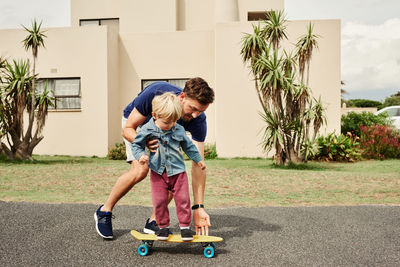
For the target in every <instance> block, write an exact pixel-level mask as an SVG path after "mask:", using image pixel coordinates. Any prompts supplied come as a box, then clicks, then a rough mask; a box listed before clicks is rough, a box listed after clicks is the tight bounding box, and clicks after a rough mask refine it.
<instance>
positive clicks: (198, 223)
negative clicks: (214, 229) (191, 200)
mask: <svg viewBox="0 0 400 267" xmlns="http://www.w3.org/2000/svg"><path fill="white" fill-rule="evenodd" d="M193 223H194V227H195V229H196V235H208V227H209V226H211V223H210V216H208V214H207V213H206V212H205V211H204V209H203V208H198V209H195V210H194V212H193Z"/></svg>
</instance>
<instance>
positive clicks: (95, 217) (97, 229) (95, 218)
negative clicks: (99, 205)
mask: <svg viewBox="0 0 400 267" xmlns="http://www.w3.org/2000/svg"><path fill="white" fill-rule="evenodd" d="M94 220H95V221H96V231H97V233H98V234H99V235H100V236H101V237H102V238H107V239H113V238H114V237H113V236H104V235H102V234H101V233H100V230H99V227H98V220H97V214H96V212H95V213H94Z"/></svg>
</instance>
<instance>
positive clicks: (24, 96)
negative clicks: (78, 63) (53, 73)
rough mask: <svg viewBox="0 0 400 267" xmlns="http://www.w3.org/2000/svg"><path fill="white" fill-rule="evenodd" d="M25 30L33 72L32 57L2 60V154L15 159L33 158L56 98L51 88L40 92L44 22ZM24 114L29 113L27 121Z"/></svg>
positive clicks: (0, 105) (0, 115) (0, 140)
mask: <svg viewBox="0 0 400 267" xmlns="http://www.w3.org/2000/svg"><path fill="white" fill-rule="evenodd" d="M25 29H26V30H27V31H28V36H27V38H26V39H25V40H24V47H25V48H26V49H29V48H31V49H32V54H33V62H34V64H33V72H32V73H31V69H30V63H29V60H13V61H12V62H8V61H7V60H0V63H1V64H0V147H1V149H0V153H3V154H6V155H7V157H8V158H11V159H16V158H18V159H29V160H32V153H33V149H34V148H35V147H36V145H37V144H39V142H40V141H41V140H42V139H43V138H44V137H43V135H42V131H43V128H44V125H45V121H46V116H47V112H48V107H49V106H53V105H54V98H53V97H52V96H51V94H50V92H49V91H48V90H47V88H45V89H44V90H43V92H41V93H40V94H36V88H35V82H36V79H37V75H36V73H35V62H36V57H37V54H38V49H39V47H41V46H44V40H43V38H44V37H45V36H44V34H43V32H42V31H41V30H40V24H37V23H36V21H34V22H33V25H32V29H27V28H25ZM24 113H27V114H28V122H27V123H26V121H24ZM35 122H36V123H35Z"/></svg>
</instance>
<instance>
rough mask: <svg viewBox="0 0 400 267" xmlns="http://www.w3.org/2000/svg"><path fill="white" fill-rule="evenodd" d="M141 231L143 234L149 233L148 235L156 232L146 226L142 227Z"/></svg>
mask: <svg viewBox="0 0 400 267" xmlns="http://www.w3.org/2000/svg"><path fill="white" fill-rule="evenodd" d="M143 232H144V233H145V234H150V235H154V234H155V233H156V232H154V231H153V230H150V229H147V228H143Z"/></svg>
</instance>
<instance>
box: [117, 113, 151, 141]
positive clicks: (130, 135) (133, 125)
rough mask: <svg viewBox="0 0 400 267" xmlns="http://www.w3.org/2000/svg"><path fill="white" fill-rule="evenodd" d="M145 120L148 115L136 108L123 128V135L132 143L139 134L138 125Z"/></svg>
mask: <svg viewBox="0 0 400 267" xmlns="http://www.w3.org/2000/svg"><path fill="white" fill-rule="evenodd" d="M145 120H146V116H144V115H142V114H141V113H140V112H139V111H138V110H137V109H136V108H134V109H133V110H132V112H131V114H129V117H128V120H127V121H126V124H125V126H124V128H122V137H124V138H125V139H126V140H128V141H129V142H131V143H132V142H133V140H135V137H136V135H137V127H139V126H140V125H142V123H143V122H144V121H145Z"/></svg>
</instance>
